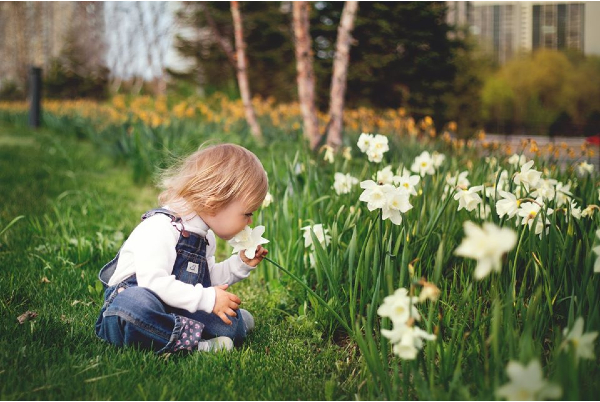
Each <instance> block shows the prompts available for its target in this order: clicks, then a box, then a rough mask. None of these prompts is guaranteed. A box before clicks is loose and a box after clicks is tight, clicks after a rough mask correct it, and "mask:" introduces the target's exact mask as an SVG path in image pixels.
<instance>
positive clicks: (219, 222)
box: [200, 201, 254, 240]
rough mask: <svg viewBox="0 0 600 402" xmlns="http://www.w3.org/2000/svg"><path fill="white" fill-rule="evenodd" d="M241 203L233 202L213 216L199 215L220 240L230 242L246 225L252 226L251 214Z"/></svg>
mask: <svg viewBox="0 0 600 402" xmlns="http://www.w3.org/2000/svg"><path fill="white" fill-rule="evenodd" d="M253 212H254V211H249V210H248V209H247V207H246V205H245V204H244V203H242V202H241V201H234V202H232V203H230V204H228V205H227V206H225V208H223V209H221V210H220V211H218V212H217V213H216V214H214V215H205V214H200V217H201V218H202V220H203V221H204V222H205V223H206V224H207V225H208V227H209V228H211V229H212V231H213V232H215V234H216V235H217V236H219V237H220V238H221V239H224V240H230V239H231V238H232V237H233V236H235V235H236V234H238V233H239V232H241V231H242V230H243V229H244V228H245V227H246V225H250V224H252V213H253Z"/></svg>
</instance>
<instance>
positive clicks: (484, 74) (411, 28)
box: [0, 1, 600, 137]
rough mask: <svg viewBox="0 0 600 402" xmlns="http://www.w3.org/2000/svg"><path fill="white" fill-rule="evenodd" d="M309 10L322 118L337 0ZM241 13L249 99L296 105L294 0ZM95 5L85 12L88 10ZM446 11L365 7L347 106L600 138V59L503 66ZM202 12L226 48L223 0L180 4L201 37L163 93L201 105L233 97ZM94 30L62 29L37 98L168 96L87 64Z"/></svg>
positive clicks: (564, 55)
mask: <svg viewBox="0 0 600 402" xmlns="http://www.w3.org/2000/svg"><path fill="white" fill-rule="evenodd" d="M87 3H90V4H95V2H86V4H87ZM311 4H312V8H311V21H310V22H311V26H310V33H311V39H312V47H313V53H314V71H315V76H316V93H317V106H318V108H319V109H320V111H321V112H325V111H326V109H327V107H328V103H329V90H330V82H331V74H332V63H333V57H334V48H335V42H336V36H337V28H338V24H339V21H340V16H341V11H342V8H343V2H323V1H322V2H313V3H311ZM84 6H85V7H84ZM240 6H241V10H242V13H243V19H244V34H245V39H246V43H247V49H246V50H247V52H246V54H247V56H248V61H249V63H248V66H249V68H248V75H249V80H250V86H251V90H252V93H253V95H254V96H257V97H260V98H262V99H267V100H272V101H273V102H275V103H290V102H294V101H296V99H297V87H296V61H295V55H294V41H293V31H292V12H291V3H289V2H241V3H240ZM2 7H9V6H7V5H3V6H2ZM11 7H13V8H15V9H16V8H18V7H22V6H21V5H19V6H17V5H12V6H11ZM77 7H79V8H83V11H81V13H80V14H77V15H76V17H73V18H78V19H84V17H82V16H83V15H87V17H86V18H90V17H89V15H90V8H89V4H87V5H83V4H82V5H78V6H77ZM94 10H95V11H94ZM100 10H102V7H96V8H95V9H92V11H93V13H96V14H98V13H100ZM86 13H87V14H86ZM93 13H92V14H93ZM446 13H447V6H446V4H445V3H444V2H361V3H360V4H359V11H358V14H357V17H356V21H355V28H354V30H353V32H352V36H353V38H354V41H353V44H352V47H351V54H350V65H349V71H348V82H347V85H348V89H347V92H346V106H347V108H348V109H357V108H360V107H367V108H372V109H375V110H380V111H381V110H383V109H390V108H392V109H396V108H398V109H399V108H403V110H405V111H406V113H408V114H410V115H412V116H414V117H415V119H416V120H419V119H422V118H424V117H425V116H431V117H432V118H433V121H435V124H436V128H437V129H438V130H441V129H442V127H444V126H446V125H447V124H448V122H456V123H457V127H458V130H457V134H458V135H459V136H460V137H471V136H473V135H475V133H476V132H477V131H478V130H479V129H482V128H483V129H485V130H486V131H487V132H492V133H501V134H511V133H513V134H528V135H561V136H582V135H586V136H589V135H593V134H597V133H598V127H599V126H600V57H597V56H584V55H583V54H582V53H580V52H578V51H575V50H572V49H571V50H566V51H554V50H539V51H536V52H534V53H524V54H521V55H519V56H517V57H515V58H513V59H512V60H511V61H509V62H507V63H506V64H504V65H499V64H498V63H496V62H494V61H493V60H492V58H491V57H490V56H488V55H487V54H486V53H485V52H484V51H482V50H481V49H479V48H478V45H477V43H476V40H475V38H474V37H473V36H472V35H471V34H470V33H469V32H468V31H467V30H464V31H463V30H461V29H459V28H457V27H455V26H451V25H448V23H447V22H446V19H445V15H446ZM5 14H6V15H8V13H5ZM207 15H210V17H211V19H212V20H214V24H215V26H216V28H217V30H218V32H219V34H220V35H221V36H222V37H223V38H225V39H226V40H227V41H228V42H229V43H231V44H232V43H233V23H232V18H231V12H230V4H229V2H184V3H182V6H181V7H180V9H179V11H178V13H177V15H176V16H175V21H176V23H177V24H178V25H179V26H180V27H182V30H181V31H182V32H185V31H186V30H187V31H188V32H196V31H197V32H200V31H202V30H203V29H204V31H202V32H204V33H205V34H198V35H181V34H180V35H178V36H177V37H176V38H175V40H174V43H173V45H174V47H175V48H176V49H177V51H178V52H179V53H180V54H181V55H182V56H184V57H185V58H186V59H187V60H188V64H189V66H188V68H187V69H186V70H185V71H174V70H169V69H167V70H166V72H167V73H168V76H169V80H168V82H169V85H168V87H167V93H166V95H167V96H169V97H170V98H174V99H176V100H182V99H194V100H197V99H203V98H205V97H209V96H211V95H213V94H215V93H216V92H219V93H223V94H225V95H226V96H227V97H228V98H229V99H237V98H238V97H239V93H238V87H237V83H236V75H235V69H234V67H233V65H232V64H231V62H230V61H229V59H228V57H227V56H226V54H225V53H224V52H223V50H222V49H221V48H220V47H219V45H218V44H217V41H216V40H215V39H214V35H211V34H206V32H207V30H206V27H209V26H210V24H209V21H208V19H207ZM95 18H96V19H98V18H100V19H102V18H104V17H102V16H101V15H100V16H96V17H95ZM92 20H93V19H92ZM90 26H94V25H93V24H90V23H87V25H86V24H84V23H83V22H79V23H78V24H77V25H76V27H75V28H73V29H70V30H68V31H67V32H66V34H65V46H64V47H63V49H62V51H61V54H60V56H59V57H55V58H53V59H52V62H51V63H50V64H47V66H46V68H45V69H44V89H43V95H44V97H46V98H50V99H74V98H94V99H106V98H109V97H111V96H113V95H115V94H133V95H140V94H141V95H158V94H161V95H165V94H164V93H161V92H160V90H159V89H158V88H159V86H158V85H156V82H152V81H144V82H142V80H137V79H133V80H123V82H121V81H119V83H118V85H116V86H115V85H111V78H110V75H111V71H110V69H109V68H107V67H104V66H98V64H97V63H91V61H92V60H94V57H95V56H94V57H92V55H96V54H97V53H99V52H101V50H98V49H99V48H98V46H97V45H95V46H92V47H90V48H89V49H88V47H89V43H92V42H94V40H95V39H94V37H93V35H91V34H86V32H87V30H88V29H89V27H90ZM106 29H110V27H109V26H107V27H106ZM91 31H92V30H90V32H91ZM24 40H25V39H24ZM86 44H87V45H86ZM86 46H87V47H86ZM26 85H27V80H26V75H23V76H19V77H17V78H13V79H6V78H4V79H3V78H0V100H23V99H25V96H26Z"/></svg>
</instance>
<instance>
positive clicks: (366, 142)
mask: <svg viewBox="0 0 600 402" xmlns="http://www.w3.org/2000/svg"><path fill="white" fill-rule="evenodd" d="M372 142H373V134H367V133H362V134H361V135H360V137H358V143H357V144H356V145H358V149H360V151H361V152H363V153H366V152H367V151H368V150H369V148H371V144H372Z"/></svg>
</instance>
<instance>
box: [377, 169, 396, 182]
mask: <svg viewBox="0 0 600 402" xmlns="http://www.w3.org/2000/svg"><path fill="white" fill-rule="evenodd" d="M394 177H395V176H394V172H392V166H391V165H388V166H386V167H384V168H383V169H382V170H380V171H378V172H377V183H379V184H393V183H394Z"/></svg>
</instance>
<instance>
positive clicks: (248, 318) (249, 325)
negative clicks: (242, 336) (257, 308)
mask: <svg viewBox="0 0 600 402" xmlns="http://www.w3.org/2000/svg"><path fill="white" fill-rule="evenodd" d="M240 314H241V315H242V318H243V319H244V324H246V332H251V331H252V330H254V317H252V314H250V313H249V312H248V310H244V309H243V308H241V309H240Z"/></svg>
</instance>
